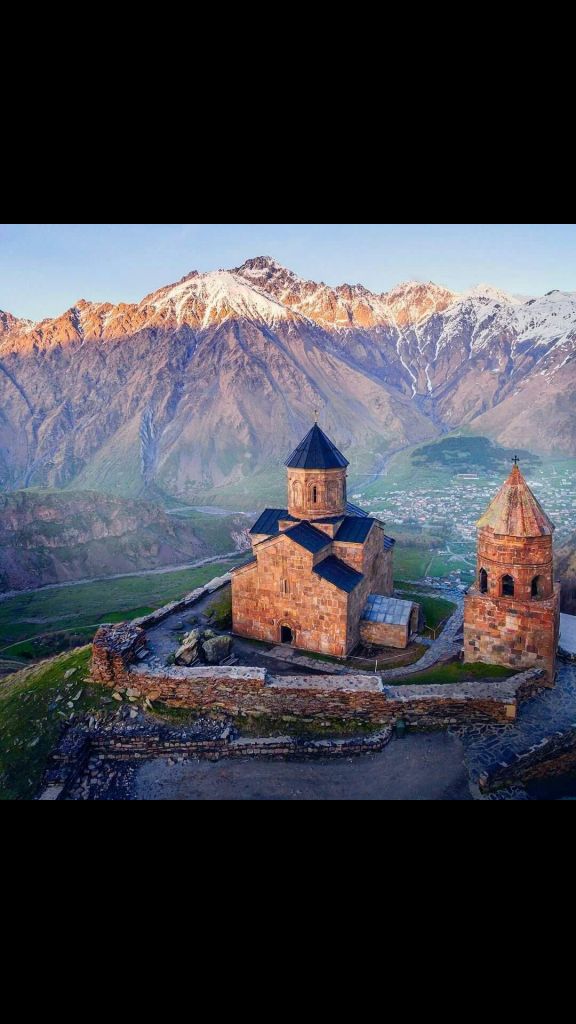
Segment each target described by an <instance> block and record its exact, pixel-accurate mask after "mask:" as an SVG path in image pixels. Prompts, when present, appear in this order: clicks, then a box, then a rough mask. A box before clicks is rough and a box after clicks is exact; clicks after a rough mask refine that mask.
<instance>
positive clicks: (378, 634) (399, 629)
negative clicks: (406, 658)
mask: <svg viewBox="0 0 576 1024" xmlns="http://www.w3.org/2000/svg"><path fill="white" fill-rule="evenodd" d="M360 638H361V640H362V641H363V643H365V644H377V645H380V646H382V647H401V648H404V647H406V646H407V644H408V640H409V636H408V625H405V626H401V625H392V624H391V623H389V622H367V621H366V620H362V622H361V623H360Z"/></svg>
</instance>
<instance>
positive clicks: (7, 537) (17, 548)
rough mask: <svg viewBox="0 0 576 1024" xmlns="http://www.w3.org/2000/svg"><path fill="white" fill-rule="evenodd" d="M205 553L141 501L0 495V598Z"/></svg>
mask: <svg viewBox="0 0 576 1024" xmlns="http://www.w3.org/2000/svg"><path fill="white" fill-rule="evenodd" d="M232 548H233V544H232V543H230V549H232ZM212 554H213V551H212V549H211V547H210V546H209V545H208V544H207V543H206V542H205V541H204V540H203V539H202V538H201V537H200V536H198V534H197V532H196V531H195V528H194V526H193V525H192V524H191V523H189V522H187V521H186V520H182V519H178V518H176V517H175V516H168V515H166V514H165V513H164V512H161V511H160V510H159V509H158V508H156V507H155V506H154V505H150V504H148V503H146V502H142V501H137V502H136V501H126V500H121V499H118V498H112V497H109V496H107V495H102V494H94V493H91V492H82V493H74V492H66V493H64V494H62V493H51V492H30V491H20V492H18V491H17V492H15V493H13V494H8V495H0V592H3V591H9V590H21V589H25V588H28V587H40V586H44V585H46V584H48V583H61V582H65V581H68V580H76V579H84V578H90V577H94V576H106V575H111V574H114V573H122V572H134V571H140V570H142V569H155V568H158V567H160V566H164V565H177V564H182V563H183V562H187V561H191V560H195V559H200V558H203V557H206V556H210V555H212Z"/></svg>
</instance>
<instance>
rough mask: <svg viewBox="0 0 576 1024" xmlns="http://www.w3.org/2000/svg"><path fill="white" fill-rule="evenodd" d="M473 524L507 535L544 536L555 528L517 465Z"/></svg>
mask: <svg viewBox="0 0 576 1024" xmlns="http://www.w3.org/2000/svg"><path fill="white" fill-rule="evenodd" d="M476 525H477V526H478V527H480V528H482V527H488V528H489V529H491V530H493V532H494V533H498V534H501V535H503V536H507V537H545V536H549V535H550V534H552V533H553V532H554V529H555V526H554V523H553V522H552V521H551V520H550V519H549V518H548V516H547V515H546V513H545V511H544V509H543V508H542V506H541V504H540V502H539V501H538V499H537V498H535V497H534V495H533V494H532V491H531V490H530V488H529V487H528V484H527V483H526V481H525V479H524V477H523V476H522V473H521V472H520V470H519V468H518V466H517V465H516V466H514V468H513V470H512V472H511V473H510V476H509V477H508V479H507V480H506V483H504V484H503V485H502V487H501V488H500V490H499V491H498V494H497V495H496V497H495V498H494V499H493V501H492V502H491V503H490V505H489V506H488V508H487V510H486V512H485V513H484V515H483V516H482V518H481V519H479V520H478V522H477V524H476Z"/></svg>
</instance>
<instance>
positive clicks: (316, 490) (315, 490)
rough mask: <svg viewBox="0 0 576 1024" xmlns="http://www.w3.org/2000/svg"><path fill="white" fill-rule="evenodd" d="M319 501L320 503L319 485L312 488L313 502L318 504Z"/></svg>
mask: <svg viewBox="0 0 576 1024" xmlns="http://www.w3.org/2000/svg"><path fill="white" fill-rule="evenodd" d="M317 503H318V488H317V487H313V488H312V504H313V505H316V504H317Z"/></svg>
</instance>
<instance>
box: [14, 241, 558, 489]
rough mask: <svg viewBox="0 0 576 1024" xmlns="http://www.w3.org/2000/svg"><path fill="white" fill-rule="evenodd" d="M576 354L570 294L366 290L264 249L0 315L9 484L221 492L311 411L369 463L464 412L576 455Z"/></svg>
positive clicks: (455, 421) (283, 446) (270, 459)
mask: <svg viewBox="0 0 576 1024" xmlns="http://www.w3.org/2000/svg"><path fill="white" fill-rule="evenodd" d="M575 349H576V295H571V294H570V293H551V294H550V295H548V296H543V297H542V298H540V299H537V300H529V301H528V302H521V301H519V300H517V299H514V298H513V297H512V296H506V295H504V294H503V293H501V292H498V291H497V290H496V289H494V288H489V287H488V286H481V287H479V288H478V289H475V290H474V291H473V292H470V293H467V294H465V295H456V294H455V293H453V292H451V291H450V290H449V289H447V288H445V287H443V286H441V285H436V284H432V283H428V284H425V283H421V282H414V281H412V282H408V283H405V284H402V285H399V286H398V287H396V288H394V289H392V290H391V291H389V292H380V293H376V292H372V291H370V290H369V289H367V288H365V287H364V286H363V285H361V284H356V285H350V284H344V285H340V286H338V287H332V286H330V285H327V284H325V283H322V282H320V283H318V282H314V281H306V280H303V279H302V278H300V277H298V276H297V275H296V274H294V273H292V272H291V271H290V270H287V269H286V268H284V267H281V266H280V265H279V264H278V263H276V262H275V261H274V260H272V259H270V258H267V257H259V258H257V259H254V260H248V261H247V262H246V263H245V264H243V265H242V266H241V267H237V268H235V269H233V270H227V271H224V270H223V271H216V272H213V273H202V274H200V273H198V272H193V273H192V274H189V275H187V276H186V277H185V278H183V279H182V280H181V281H179V282H177V283H176V284H172V285H167V286H165V287H163V288H160V289H158V291H155V292H152V293H150V294H149V295H147V296H146V297H145V298H144V299H142V301H141V302H137V303H119V304H116V305H114V304H111V303H108V302H90V301H87V300H86V299H82V300H79V301H78V302H76V304H75V305H74V306H73V307H72V308H71V309H69V310H67V311H66V312H64V313H62V314H61V315H60V316H57V317H55V318H53V319H47V320H43V321H41V322H39V323H36V324H33V323H30V322H29V321H26V320H23V319H18V318H17V317H16V316H14V315H13V314H12V313H7V312H0V410H1V413H2V415H1V416H0V489H2V488H16V487H29V486H35V485H40V486H43V485H52V486H68V485H70V484H71V483H74V484H75V485H77V486H79V487H88V488H94V489H105V490H112V491H113V492H116V493H119V494H125V495H128V496H132V497H138V496H141V495H144V496H145V495H146V490H147V488H148V487H149V486H150V485H153V486H154V487H158V488H160V489H161V490H162V491H165V492H168V493H170V494H173V495H176V496H178V497H182V498H189V497H193V496H195V495H198V494H199V493H212V492H213V491H214V490H216V489H218V488H220V487H228V486H232V485H233V486H236V484H238V483H242V481H245V480H246V479H248V478H251V477H252V476H253V475H254V473H255V472H258V471H266V472H268V471H270V470H271V467H275V466H277V465H278V462H279V460H280V459H281V456H282V454H283V453H284V452H285V451H286V450H287V449H289V448H290V446H291V445H293V444H294V443H295V442H296V440H297V438H298V436H301V434H302V433H303V431H304V430H305V428H306V427H307V426H308V425H309V423H310V421H311V418H312V416H313V410H314V409H315V408H317V409H318V410H319V411H320V415H321V421H322V424H323V426H324V427H325V428H326V429H327V430H328V431H329V432H330V433H331V434H332V435H333V436H334V437H335V438H336V440H337V441H338V443H339V444H340V445H343V446H347V447H350V448H354V449H356V450H357V451H358V452H359V453H364V460H365V466H364V469H365V470H366V472H368V473H372V472H373V473H377V472H379V471H381V469H382V467H383V466H384V464H385V462H386V460H387V459H388V458H389V456H390V453H391V452H393V451H395V450H398V449H400V448H402V447H406V446H408V445H415V444H417V443H419V442H421V441H425V440H430V439H432V438H434V437H437V436H438V435H439V433H441V432H444V431H446V430H452V429H456V428H459V427H462V426H470V427H471V429H473V430H474V431H475V432H477V433H482V434H485V435H487V436H489V437H493V438H495V439H496V440H498V441H500V442H501V443H504V444H505V445H507V446H511V445H513V444H518V445H519V446H520V447H527V448H532V449H533V450H535V451H551V450H561V451H564V452H568V453H571V454H576V422H575V420H576V417H575V412H574V393H575V391H576V358H575ZM363 471H364V470H363Z"/></svg>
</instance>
